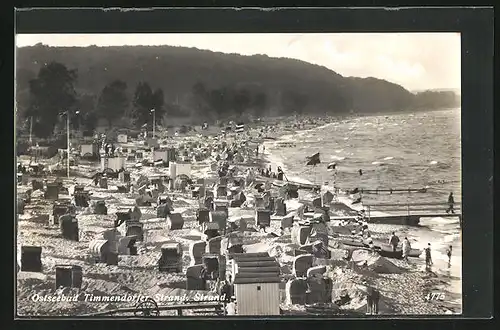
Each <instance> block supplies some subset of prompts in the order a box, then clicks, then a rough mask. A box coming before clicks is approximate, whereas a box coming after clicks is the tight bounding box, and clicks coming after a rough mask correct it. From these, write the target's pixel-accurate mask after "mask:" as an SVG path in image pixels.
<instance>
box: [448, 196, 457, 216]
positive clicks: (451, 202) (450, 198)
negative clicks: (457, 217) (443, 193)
mask: <svg viewBox="0 0 500 330" xmlns="http://www.w3.org/2000/svg"><path fill="white" fill-rule="evenodd" d="M454 205H455V199H454V198H453V193H452V192H451V193H450V195H449V196H448V209H447V210H446V213H450V212H451V213H452V214H455V210H454V208H453V207H454Z"/></svg>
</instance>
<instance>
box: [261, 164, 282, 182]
mask: <svg viewBox="0 0 500 330" xmlns="http://www.w3.org/2000/svg"><path fill="white" fill-rule="evenodd" d="M259 174H260V175H261V176H263V177H266V178H272V179H277V180H283V178H284V176H285V173H284V172H283V169H282V168H281V166H278V168H277V170H276V172H273V170H272V168H271V165H269V167H267V168H260V169H259Z"/></svg>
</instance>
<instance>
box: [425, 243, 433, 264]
mask: <svg viewBox="0 0 500 330" xmlns="http://www.w3.org/2000/svg"><path fill="white" fill-rule="evenodd" d="M431 266H432V257H431V243H427V247H426V248H425V269H426V270H427V271H429V270H430V269H431Z"/></svg>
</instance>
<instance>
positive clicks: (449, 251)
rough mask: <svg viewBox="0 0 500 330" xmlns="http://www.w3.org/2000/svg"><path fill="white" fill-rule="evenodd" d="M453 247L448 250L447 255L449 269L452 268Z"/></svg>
mask: <svg viewBox="0 0 500 330" xmlns="http://www.w3.org/2000/svg"><path fill="white" fill-rule="evenodd" d="M452 248H453V247H452V246H451V245H450V246H449V247H448V249H447V250H446V255H447V256H448V268H450V267H451V251H452Z"/></svg>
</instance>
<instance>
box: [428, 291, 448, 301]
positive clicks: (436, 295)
mask: <svg viewBox="0 0 500 330" xmlns="http://www.w3.org/2000/svg"><path fill="white" fill-rule="evenodd" d="M425 300H444V293H443V292H430V293H428V294H427V295H426V296H425Z"/></svg>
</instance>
